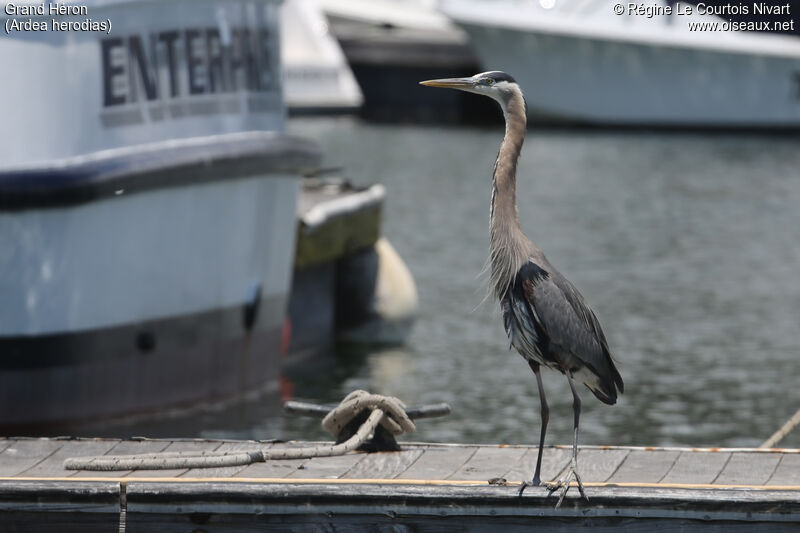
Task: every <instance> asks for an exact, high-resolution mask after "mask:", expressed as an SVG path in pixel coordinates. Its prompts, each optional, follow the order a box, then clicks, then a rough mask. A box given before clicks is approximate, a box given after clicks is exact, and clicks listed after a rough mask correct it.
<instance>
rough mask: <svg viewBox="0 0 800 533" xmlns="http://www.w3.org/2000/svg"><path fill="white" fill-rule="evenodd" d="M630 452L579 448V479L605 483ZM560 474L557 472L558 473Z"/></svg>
mask: <svg viewBox="0 0 800 533" xmlns="http://www.w3.org/2000/svg"><path fill="white" fill-rule="evenodd" d="M570 453H571V452H570ZM630 453H631V452H630V450H617V449H596V448H586V449H581V448H579V449H578V473H579V474H580V476H581V480H583V481H585V482H587V483H605V482H606V481H608V478H610V477H611V476H612V475H614V472H616V471H617V469H618V468H619V466H620V465H621V464H622V462H623V461H624V460H625V458H626V457H628V454H630ZM561 474H562V472H559V474H558V475H559V476H560V475H561Z"/></svg>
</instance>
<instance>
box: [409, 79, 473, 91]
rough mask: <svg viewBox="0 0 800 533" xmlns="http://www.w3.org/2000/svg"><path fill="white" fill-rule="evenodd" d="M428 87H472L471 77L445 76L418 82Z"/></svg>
mask: <svg viewBox="0 0 800 533" xmlns="http://www.w3.org/2000/svg"><path fill="white" fill-rule="evenodd" d="M419 84H420V85H427V86H428V87H443V88H445V89H472V87H473V82H472V78H445V79H441V80H427V81H421V82H419Z"/></svg>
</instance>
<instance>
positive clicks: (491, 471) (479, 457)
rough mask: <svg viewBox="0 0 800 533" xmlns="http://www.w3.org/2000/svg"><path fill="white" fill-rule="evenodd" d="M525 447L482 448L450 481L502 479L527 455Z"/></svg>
mask: <svg viewBox="0 0 800 533" xmlns="http://www.w3.org/2000/svg"><path fill="white" fill-rule="evenodd" d="M526 451H527V450H526V448H523V447H500V446H481V447H480V448H478V451H477V452H475V453H474V454H473V455H472V457H470V459H469V460H468V461H467V462H466V463H465V464H464V465H463V466H462V467H461V468H459V469H458V471H456V472H455V473H454V474H453V475H452V476H450V477H449V478H448V479H463V480H476V481H477V480H487V481H488V480H489V479H492V478H502V477H503V474H505V473H506V472H507V471H508V470H509V468H508V465H516V464H517V463H518V462H519V461H520V460H521V459H522V456H523V455H525V452H526Z"/></svg>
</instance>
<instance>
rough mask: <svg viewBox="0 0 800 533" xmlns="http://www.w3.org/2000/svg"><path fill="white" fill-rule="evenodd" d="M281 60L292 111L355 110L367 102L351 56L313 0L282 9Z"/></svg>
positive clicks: (297, 0) (292, 0) (293, 1)
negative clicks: (348, 60)
mask: <svg viewBox="0 0 800 533" xmlns="http://www.w3.org/2000/svg"><path fill="white" fill-rule="evenodd" d="M281 59H282V61H283V75H284V82H285V85H286V105H287V106H288V107H289V110H290V111H291V112H293V113H294V112H297V113H309V112H328V111H330V112H333V111H341V112H348V111H355V110H357V109H358V108H359V107H361V104H362V103H363V101H364V97H363V95H362V94H361V89H360V87H359V86H358V82H357V81H356V78H355V76H353V72H352V71H351V70H350V66H349V65H348V64H347V59H346V58H345V56H344V54H343V53H342V49H341V48H340V47H339V43H338V42H337V41H336V38H335V37H333V35H331V32H330V31H329V28H328V23H327V21H326V19H325V15H323V14H322V11H321V10H320V8H319V6H318V5H317V4H316V2H314V1H313V0H286V2H285V3H284V4H283V7H282V9H281Z"/></svg>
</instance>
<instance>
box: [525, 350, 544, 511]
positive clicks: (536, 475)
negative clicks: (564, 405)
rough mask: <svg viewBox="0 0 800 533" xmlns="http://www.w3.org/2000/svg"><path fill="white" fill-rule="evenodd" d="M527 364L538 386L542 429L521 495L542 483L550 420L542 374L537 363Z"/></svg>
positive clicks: (529, 362)
mask: <svg viewBox="0 0 800 533" xmlns="http://www.w3.org/2000/svg"><path fill="white" fill-rule="evenodd" d="M528 365H529V366H530V367H531V370H533V373H534V374H536V384H537V385H538V386H539V400H540V401H541V404H542V430H541V432H540V434H539V454H538V455H537V457H536V471H535V472H534V473H533V479H532V480H531V481H530V482H528V481H524V482H523V483H522V486H521V487H520V489H519V494H520V496H522V492H523V491H524V490H525V488H526V487H529V486H534V487H539V486H541V485H542V478H541V477H540V474H541V471H542V452H543V451H544V436H545V434H546V433H547V422H548V421H549V420H550V408H549V407H548V406H547V399H546V398H545V397H544V386H543V385H542V374H541V372H540V371H539V363H534V362H533V361H528Z"/></svg>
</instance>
